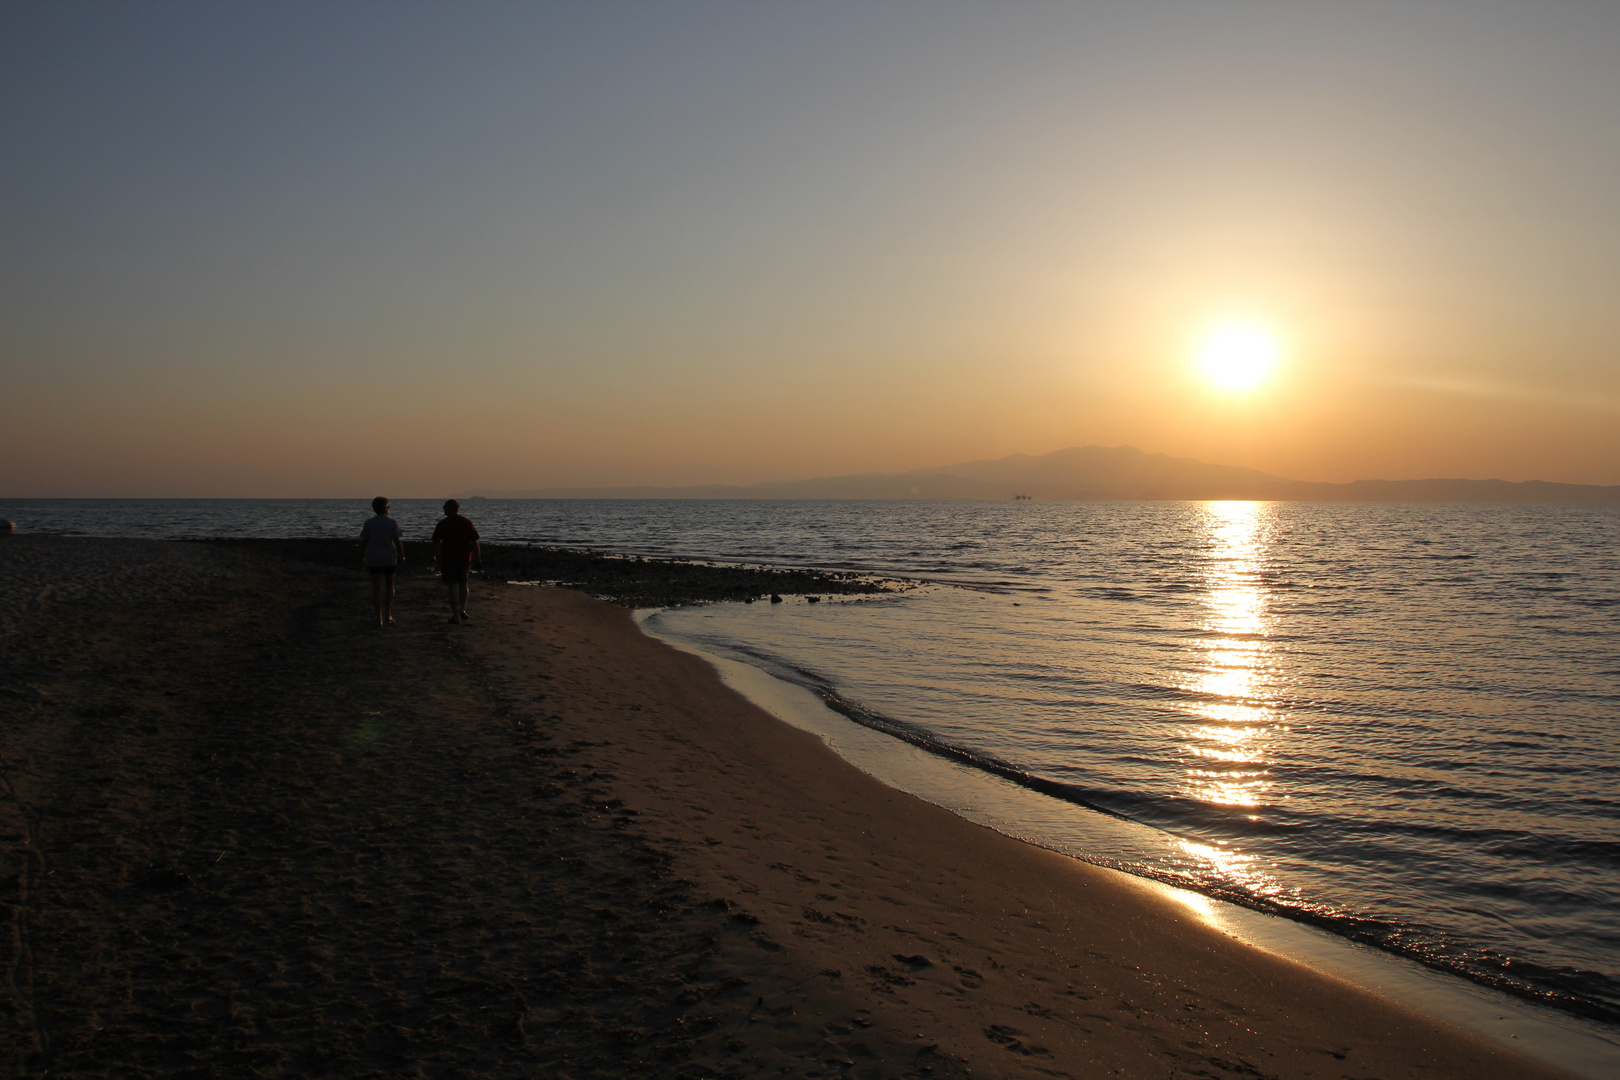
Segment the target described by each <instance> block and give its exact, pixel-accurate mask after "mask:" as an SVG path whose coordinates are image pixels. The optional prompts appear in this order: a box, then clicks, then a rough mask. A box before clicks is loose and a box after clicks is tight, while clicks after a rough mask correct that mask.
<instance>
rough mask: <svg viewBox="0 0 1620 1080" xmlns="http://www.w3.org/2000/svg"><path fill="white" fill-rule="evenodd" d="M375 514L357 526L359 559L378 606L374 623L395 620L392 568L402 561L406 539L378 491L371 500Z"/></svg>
mask: <svg viewBox="0 0 1620 1080" xmlns="http://www.w3.org/2000/svg"><path fill="white" fill-rule="evenodd" d="M371 509H372V510H373V511H374V512H375V513H376V517H372V518H367V519H366V523H365V524H364V525H362V526H360V561H361V562H363V563H365V566H366V569H367V570H369V571H371V602H372V604H373V605H375V606H376V608H377V625H378V626H387V625H388V624H389V623H391V622H393V621H394V571H395V570H397V569H398V568H399V567H401V566H404V565H405V541H404V540H403V539H402V536H403V534H402V533H401V532H400V530H399V522H397V521H395V520H394V519H393V518H391V517H389V516H388V500H387V499H385V498H383V497H382V496H381V495H379V496H377V497H376V498H375V499H372V500H371Z"/></svg>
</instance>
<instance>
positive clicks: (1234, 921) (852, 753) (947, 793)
mask: <svg viewBox="0 0 1620 1080" xmlns="http://www.w3.org/2000/svg"><path fill="white" fill-rule="evenodd" d="M650 614H651V613H644V612H637V622H638V625H642V624H644V623H645V621H646V618H645V616H647V615H650ZM642 628H643V632H645V633H648V634H649V635H650V636H652V637H654V638H657V639H658V640H660V641H663V642H665V643H666V644H669V645H671V646H672V647H674V648H677V649H681V650H683V651H686V652H690V653H692V654H693V655H695V656H698V657H699V658H701V659H703V660H704V661H705V662H707V663H709V664H711V665H712V666H714V667H715V668H716V670H717V671H718V672H719V673H720V676H721V678H722V680H723V681H724V682H725V683H726V685H727V686H729V687H731V688H732V689H734V690H736V691H737V692H738V693H740V694H742V695H743V696H744V697H746V698H748V699H749V700H750V701H751V702H753V703H754V704H755V705H757V706H758V707H759V708H761V709H763V710H764V711H766V712H768V713H770V714H771V715H772V716H774V717H776V718H777V719H778V720H780V721H782V722H783V723H787V724H791V725H793V726H794V727H797V728H799V729H801V730H804V731H807V732H810V733H812V734H815V735H816V736H818V737H819V738H821V739H822V740H823V742H825V743H826V744H827V746H828V747H829V748H830V749H831V750H832V751H833V752H834V753H837V754H838V755H839V756H840V757H841V758H843V759H844V760H845V761H847V762H849V763H850V764H851V765H852V766H854V767H855V768H857V769H860V770H861V771H862V772H865V773H867V774H868V775H870V776H872V777H873V778H874V779H877V780H878V781H880V782H881V783H884V784H886V785H887V786H890V787H893V788H896V789H898V790H900V791H904V792H906V793H907V794H910V795H912V796H914V797H916V798H919V799H923V800H925V801H927V802H930V803H932V804H934V805H936V806H939V807H941V808H943V809H946V810H948V811H950V812H951V813H953V814H955V815H957V816H958V817H961V818H963V819H965V820H967V821H969V822H972V823H974V824H977V825H981V826H984V827H986V828H990V829H993V830H994V831H996V832H998V833H1001V834H1002V835H1005V836H1008V837H1011V838H1014V839H1017V840H1021V841H1023V842H1025V843H1028V844H1031V845H1034V846H1037V847H1041V848H1045V849H1046V850H1050V851H1053V852H1056V853H1057V854H1060V855H1063V856H1065V857H1068V858H1072V859H1076V860H1077V861H1080V862H1084V863H1087V864H1089V865H1095V866H1099V867H1103V868H1108V869H1114V870H1116V871H1117V872H1120V873H1126V874H1130V871H1129V870H1128V869H1125V868H1122V867H1109V866H1108V864H1107V863H1101V862H1096V861H1094V860H1092V859H1088V858H1087V856H1086V852H1085V851H1084V850H1083V846H1077V844H1076V842H1074V841H1073V840H1072V839H1071V840H1070V841H1068V842H1065V841H1064V840H1063V839H1062V838H1061V836H1060V835H1059V834H1057V833H1055V832H1051V831H1048V830H1045V829H1042V828H1041V827H1040V826H1039V824H1035V825H1032V824H1031V822H1032V821H1033V820H1034V819H1036V818H1037V816H1038V814H1036V813H1033V812H1030V810H1029V807H1031V806H1032V805H1033V806H1039V805H1040V803H1041V802H1042V801H1043V796H1041V795H1040V794H1038V793H1036V792H1032V791H1029V790H1026V789H1024V788H1022V787H1020V786H1019V785H1016V784H1013V783H1010V782H1008V781H1005V780H1001V779H1000V778H999V777H996V776H994V775H992V774H987V773H984V772H981V771H979V770H976V769H973V768H971V767H967V766H963V765H960V764H957V763H955V762H953V761H949V760H945V759H941V758H940V757H938V756H937V755H934V754H931V753H929V752H928V751H926V750H923V749H918V748H914V747H910V746H907V745H905V744H903V743H900V742H898V741H897V740H894V739H891V738H890V737H888V736H887V735H885V734H883V733H882V732H881V731H873V730H872V729H870V728H866V727H864V726H861V725H859V724H857V723H856V722H855V721H853V720H850V719H848V718H846V717H844V716H841V715H839V714H838V712H837V711H836V710H834V709H831V708H830V707H828V706H827V705H826V704H825V702H823V701H822V700H821V699H820V698H819V697H818V696H817V695H816V694H815V693H814V692H813V691H810V690H809V689H807V688H805V687H803V686H799V685H797V684H795V683H792V682H788V681H786V680H784V679H781V678H779V677H777V676H776V675H774V674H772V673H771V672H770V671H768V670H766V669H764V668H763V667H760V666H757V665H753V664H749V663H748V662H747V661H745V660H740V659H733V658H729V657H725V656H720V655H717V654H713V653H709V652H707V651H705V650H704V649H703V648H702V647H701V646H699V645H695V644H693V643H690V642H686V641H683V640H681V639H680V638H678V637H675V636H670V635H665V634H661V633H658V632H656V631H654V630H649V629H647V628H646V627H645V625H643V627H642ZM1045 801H1046V802H1048V803H1049V802H1050V800H1045ZM1046 809H1048V810H1050V809H1053V808H1052V807H1050V806H1048V807H1046ZM1058 810H1059V813H1065V812H1066V816H1080V817H1085V816H1089V817H1091V818H1092V819H1094V820H1093V822H1092V824H1093V825H1097V826H1101V827H1102V828H1105V829H1106V828H1109V827H1111V826H1112V827H1115V828H1123V827H1128V828H1132V829H1137V830H1148V828H1149V827H1148V826H1137V825H1134V824H1132V825H1129V826H1119V825H1118V824H1116V823H1115V822H1113V821H1112V820H1111V819H1108V818H1107V816H1106V815H1103V814H1100V813H1098V812H1096V811H1089V810H1087V809H1086V808H1084V807H1079V806H1073V805H1069V804H1065V805H1063V806H1062V807H1060V808H1058ZM1131 876H1133V877H1136V878H1137V879H1138V880H1141V881H1143V882H1146V883H1148V884H1149V885H1150V886H1151V887H1154V888H1158V889H1160V890H1162V891H1163V893H1164V894H1165V895H1166V896H1168V897H1171V898H1172V899H1174V900H1175V901H1176V902H1177V903H1179V904H1181V905H1182V906H1184V907H1186V908H1187V909H1188V910H1190V911H1192V912H1193V913H1195V914H1196V915H1197V916H1198V917H1200V918H1202V919H1203V920H1204V921H1205V922H1207V923H1208V924H1209V925H1210V926H1212V927H1214V928H1215V929H1217V930H1219V931H1220V932H1222V933H1225V934H1228V935H1229V936H1231V937H1233V938H1236V939H1237V940H1240V941H1242V942H1244V943H1245V944H1248V945H1250V946H1252V947H1255V948H1258V949H1261V950H1264V951H1266V952H1268V953H1272V954H1274V955H1277V956H1280V957H1283V958H1284V959H1287V960H1291V961H1294V962H1296V963H1301V964H1304V965H1306V966H1308V967H1311V968H1313V969H1315V970H1317V971H1319V972H1321V973H1323V974H1324V975H1327V976H1329V977H1331V978H1335V979H1339V980H1342V981H1344V982H1348V983H1351V984H1352V985H1354V986H1356V987H1358V988H1360V989H1362V990H1365V991H1367V992H1370V993H1373V994H1379V995H1382V996H1385V997H1388V998H1390V999H1391V1000H1393V1001H1396V1002H1398V1003H1400V1004H1401V1005H1403V1006H1404V1007H1406V1008H1409V1009H1412V1010H1414V1011H1416V1012H1420V1013H1424V1014H1428V1015H1432V1016H1435V1017H1438V1018H1440V1019H1443V1020H1445V1021H1447V1022H1449V1023H1452V1024H1456V1025H1457V1026H1459V1027H1462V1028H1464V1029H1466V1030H1468V1031H1470V1032H1473V1033H1474V1034H1476V1035H1479V1036H1481V1037H1483V1038H1487V1039H1490V1040H1492V1041H1493V1042H1495V1043H1497V1044H1498V1045H1500V1046H1502V1047H1504V1048H1506V1049H1510V1050H1516V1051H1518V1052H1520V1053H1524V1054H1528V1055H1530V1056H1532V1057H1534V1058H1536V1059H1537V1060H1540V1061H1544V1062H1547V1063H1548V1064H1551V1065H1554V1066H1555V1067H1558V1068H1563V1069H1568V1070H1569V1071H1571V1072H1572V1073H1575V1074H1577V1075H1581V1076H1588V1077H1608V1076H1610V1075H1614V1074H1615V1073H1616V1072H1620V1029H1615V1028H1613V1027H1611V1026H1608V1025H1605V1024H1603V1023H1602V1022H1600V1021H1596V1020H1591V1019H1587V1018H1585V1017H1581V1016H1578V1015H1575V1014H1573V1013H1568V1012H1564V1011H1561V1010H1558V1009H1555V1008H1552V1007H1550V1006H1547V1005H1544V1004H1541V1003H1539V1002H1535V1001H1527V1000H1525V999H1522V998H1520V997H1517V996H1514V995H1512V994H1509V993H1507V992H1505V991H1503V990H1500V989H1498V988H1495V987H1491V986H1488V985H1484V984H1481V983H1478V982H1475V981H1473V980H1469V979H1467V978H1464V977H1463V976H1460V975H1458V974H1456V973H1454V972H1449V971H1445V970H1443V969H1439V968H1435V967H1431V966H1429V965H1426V964H1423V963H1422V962H1421V961H1419V960H1416V959H1414V958H1412V957H1408V956H1403V955H1400V954H1398V953H1392V952H1389V951H1386V950H1383V949H1379V948H1377V947H1376V946H1374V945H1369V944H1367V943H1364V942H1357V941H1353V940H1351V939H1349V938H1345V937H1342V936H1340V935H1338V934H1335V933H1333V932H1332V931H1331V930H1327V929H1323V928H1321V927H1316V926H1312V925H1310V924H1308V923H1304V922H1299V921H1296V920H1292V919H1289V918H1288V917H1287V916H1286V915H1279V914H1272V913H1268V912H1263V911H1259V910H1256V909H1254V908H1249V907H1245V906H1243V905H1241V904H1237V903H1235V902H1232V901H1230V900H1225V899H1222V898H1219V897H1212V896H1209V895H1206V894H1204V893H1200V892H1197V891H1196V890H1192V889H1188V888H1185V887H1183V886H1179V885H1176V884H1173V883H1169V882H1162V881H1159V880H1157V879H1155V878H1152V877H1146V876H1142V875H1131Z"/></svg>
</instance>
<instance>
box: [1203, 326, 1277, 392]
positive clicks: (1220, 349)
mask: <svg viewBox="0 0 1620 1080" xmlns="http://www.w3.org/2000/svg"><path fill="white" fill-rule="evenodd" d="M1281 352H1282V346H1281V345H1279V344H1278V342H1277V338H1276V336H1275V335H1274V334H1272V333H1271V331H1269V330H1267V329H1265V328H1264V327H1260V326H1252V325H1248V324H1241V325H1239V324H1231V325H1227V326H1218V327H1216V328H1215V329H1214V330H1211V331H1210V332H1209V334H1208V336H1206V337H1205V338H1204V341H1203V344H1202V345H1200V346H1199V347H1198V366H1199V367H1200V368H1202V369H1203V372H1204V375H1205V376H1206V377H1207V378H1208V379H1209V381H1210V382H1212V383H1214V384H1215V385H1216V386H1219V387H1221V388H1222V389H1223V390H1247V389H1249V388H1250V387H1252V386H1256V385H1258V384H1259V383H1260V382H1262V381H1263V380H1264V379H1265V377H1266V376H1267V375H1270V374H1271V371H1272V369H1273V368H1275V367H1276V366H1277V358H1278V356H1279V355H1280V354H1281Z"/></svg>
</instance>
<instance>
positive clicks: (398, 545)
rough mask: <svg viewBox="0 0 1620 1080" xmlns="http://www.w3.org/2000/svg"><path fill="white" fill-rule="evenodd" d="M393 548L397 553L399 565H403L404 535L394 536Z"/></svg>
mask: <svg viewBox="0 0 1620 1080" xmlns="http://www.w3.org/2000/svg"><path fill="white" fill-rule="evenodd" d="M394 550H395V551H396V552H398V553H399V565H401V566H404V565H405V539H404V537H400V536H396V537H394Z"/></svg>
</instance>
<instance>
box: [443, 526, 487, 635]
mask: <svg viewBox="0 0 1620 1080" xmlns="http://www.w3.org/2000/svg"><path fill="white" fill-rule="evenodd" d="M433 558H434V559H435V560H436V561H437V562H438V564H439V573H440V575H442V576H443V578H444V584H445V587H446V588H448V589H449V590H450V621H451V622H466V621H467V572H468V570H469V569H470V568H471V567H472V566H473V565H474V564H476V565H477V566H478V567H479V568H480V569H482V568H483V565H484V553H483V552H482V551H481V550H479V547H478V530H477V529H475V528H473V523H472V522H470V521H468V520H467V519H466V518H464V517H462V516H461V504H460V503H458V502H457V501H456V500H454V499H446V500H445V502H444V517H442V518H440V519H439V523H438V524H437V525H435V526H434V527H433Z"/></svg>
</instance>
